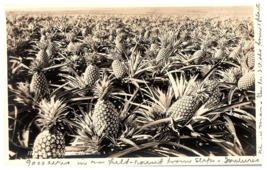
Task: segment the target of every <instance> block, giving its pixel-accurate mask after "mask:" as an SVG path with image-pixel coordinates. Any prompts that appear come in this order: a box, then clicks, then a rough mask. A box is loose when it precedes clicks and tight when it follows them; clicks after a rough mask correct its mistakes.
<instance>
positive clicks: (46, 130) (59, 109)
mask: <svg viewBox="0 0 267 170" xmlns="http://www.w3.org/2000/svg"><path fill="white" fill-rule="evenodd" d="M66 107H67V105H66V103H64V102H63V101H62V100H59V99H57V100H56V99H55V96H53V97H51V99H50V101H48V100H47V99H43V100H42V101H41V102H40V104H39V113H38V116H37V117H38V119H37V120H36V121H37V122H38V124H39V126H40V127H42V130H41V133H40V134H38V136H37V137H36V138H35V140H34V145H33V156H32V158H33V159H48V158H53V159H55V158H64V157H65V139H64V136H63V134H62V133H61V132H60V129H59V121H61V118H63V116H64V113H65V111H66Z"/></svg>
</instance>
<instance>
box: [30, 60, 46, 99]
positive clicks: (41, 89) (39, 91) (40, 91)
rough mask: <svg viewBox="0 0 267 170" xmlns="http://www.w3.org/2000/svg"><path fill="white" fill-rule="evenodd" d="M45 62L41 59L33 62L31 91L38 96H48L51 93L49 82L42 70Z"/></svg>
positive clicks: (31, 67)
mask: <svg viewBox="0 0 267 170" xmlns="http://www.w3.org/2000/svg"><path fill="white" fill-rule="evenodd" d="M42 69H43V64H42V62H40V61H39V60H35V61H33V62H32V63H31V66H30V71H29V72H30V73H31V74H33V76H32V79H31V83H30V92H31V93H34V96H35V97H36V98H42V97H46V95H48V94H49V88H48V82H47V80H46V77H45V75H44V73H43V71H42Z"/></svg>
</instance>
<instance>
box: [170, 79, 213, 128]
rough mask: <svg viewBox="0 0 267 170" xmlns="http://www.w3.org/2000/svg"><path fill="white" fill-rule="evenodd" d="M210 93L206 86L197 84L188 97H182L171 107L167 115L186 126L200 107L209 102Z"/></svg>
mask: <svg viewBox="0 0 267 170" xmlns="http://www.w3.org/2000/svg"><path fill="white" fill-rule="evenodd" d="M208 92H209V91H207V88H206V87H205V85H201V84H200V83H199V84H198V85H197V84H196V85H195V87H194V88H191V90H190V92H189V93H188V94H187V95H184V96H182V97H181V98H179V99H178V100H177V101H176V102H175V103H173V104H172V105H171V107H170V108H169V110H168V111H167V115H170V117H172V118H173V119H179V122H180V125H181V126H184V125H185V124H186V123H187V122H188V121H189V120H190V119H191V118H192V117H193V116H194V114H195V113H196V111H197V110H198V109H199V108H200V106H201V105H202V104H204V103H206V102H207V100H208V98H209V94H208Z"/></svg>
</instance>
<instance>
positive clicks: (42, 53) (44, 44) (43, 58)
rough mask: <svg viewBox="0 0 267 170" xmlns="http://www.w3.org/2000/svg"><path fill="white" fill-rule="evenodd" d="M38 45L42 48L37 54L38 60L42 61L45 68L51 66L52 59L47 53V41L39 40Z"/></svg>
mask: <svg viewBox="0 0 267 170" xmlns="http://www.w3.org/2000/svg"><path fill="white" fill-rule="evenodd" d="M37 47H38V48H39V49H40V51H39V52H38V54H37V55H36V60H39V61H40V64H41V65H42V66H43V67H44V68H45V67H49V66H50V59H49V57H48V55H47V52H46V49H47V42H39V43H37Z"/></svg>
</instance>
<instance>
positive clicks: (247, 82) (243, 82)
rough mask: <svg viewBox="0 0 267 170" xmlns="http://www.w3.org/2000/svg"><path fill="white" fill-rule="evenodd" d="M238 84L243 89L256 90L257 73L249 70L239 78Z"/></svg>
mask: <svg viewBox="0 0 267 170" xmlns="http://www.w3.org/2000/svg"><path fill="white" fill-rule="evenodd" d="M237 86H238V87H239V88H240V89H241V90H255V73H254V71H249V72H247V73H245V74H243V76H242V77H241V78H240V79H239V80H238V83H237Z"/></svg>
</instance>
